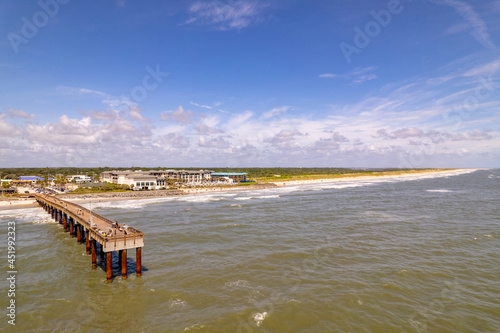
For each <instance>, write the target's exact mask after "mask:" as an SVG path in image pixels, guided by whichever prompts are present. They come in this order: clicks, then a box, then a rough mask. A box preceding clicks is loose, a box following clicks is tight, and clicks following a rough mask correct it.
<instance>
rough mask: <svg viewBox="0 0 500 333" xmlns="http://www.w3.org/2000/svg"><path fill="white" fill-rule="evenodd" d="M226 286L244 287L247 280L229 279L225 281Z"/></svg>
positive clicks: (246, 284)
mask: <svg viewBox="0 0 500 333" xmlns="http://www.w3.org/2000/svg"><path fill="white" fill-rule="evenodd" d="M225 285H226V287H229V288H233V287H246V286H248V281H247V280H237V281H230V282H226V283H225Z"/></svg>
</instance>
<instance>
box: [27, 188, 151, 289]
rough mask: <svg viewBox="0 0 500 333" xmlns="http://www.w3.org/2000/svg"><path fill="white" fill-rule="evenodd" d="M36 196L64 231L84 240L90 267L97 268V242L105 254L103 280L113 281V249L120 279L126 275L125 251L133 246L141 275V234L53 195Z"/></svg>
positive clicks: (137, 270) (142, 240) (142, 238)
mask: <svg viewBox="0 0 500 333" xmlns="http://www.w3.org/2000/svg"><path fill="white" fill-rule="evenodd" d="M35 199H36V201H37V202H38V204H39V205H40V206H42V208H44V209H45V211H46V212H47V213H49V214H50V215H51V217H52V218H53V219H54V220H55V221H56V222H59V224H61V225H62V226H63V229H64V231H65V232H69V234H70V236H71V237H72V238H73V237H76V241H77V243H78V244H82V243H83V242H84V241H85V246H86V251H87V253H88V254H91V256H92V268H93V269H95V268H97V245H99V247H100V250H101V254H103V253H104V254H105V255H106V266H105V267H106V280H107V281H108V282H111V281H112V278H113V266H112V258H113V251H117V252H118V262H119V266H120V267H121V275H122V279H126V278H127V250H129V249H135V258H136V259H135V261H136V274H137V276H141V275H142V268H141V249H142V247H143V246H144V233H143V232H141V231H139V230H137V229H135V228H132V227H130V226H128V225H125V224H118V223H117V222H114V221H111V220H110V219H107V218H106V217H104V216H101V215H99V214H96V213H94V212H92V211H91V210H89V209H87V208H85V207H83V206H80V205H77V204H74V203H71V202H68V201H65V200H61V199H59V198H56V197H54V196H49V195H45V194H36V195H35Z"/></svg>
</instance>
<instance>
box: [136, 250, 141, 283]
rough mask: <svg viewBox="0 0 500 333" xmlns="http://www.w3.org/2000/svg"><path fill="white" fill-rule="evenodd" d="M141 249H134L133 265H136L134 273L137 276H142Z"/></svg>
mask: <svg viewBox="0 0 500 333" xmlns="http://www.w3.org/2000/svg"><path fill="white" fill-rule="evenodd" d="M141 249H142V248H140V247H138V248H136V249H135V264H136V268H135V271H136V273H137V276H141V275H142V263H141V252H142V251H141Z"/></svg>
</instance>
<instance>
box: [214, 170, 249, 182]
mask: <svg viewBox="0 0 500 333" xmlns="http://www.w3.org/2000/svg"><path fill="white" fill-rule="evenodd" d="M247 176H248V173H246V172H241V173H235V172H214V173H212V174H211V177H212V179H213V180H215V181H221V180H222V181H227V180H231V182H234V183H240V182H246V181H247Z"/></svg>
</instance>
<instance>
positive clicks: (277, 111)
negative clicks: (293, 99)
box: [262, 105, 293, 119]
mask: <svg viewBox="0 0 500 333" xmlns="http://www.w3.org/2000/svg"><path fill="white" fill-rule="evenodd" d="M290 110H293V107H291V106H287V105H285V106H280V107H276V108H272V109H271V110H269V111H267V112H266V113H264V114H263V115H262V118H264V119H269V118H272V117H276V116H282V115H284V114H285V113H287V112H288V111H290Z"/></svg>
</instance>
